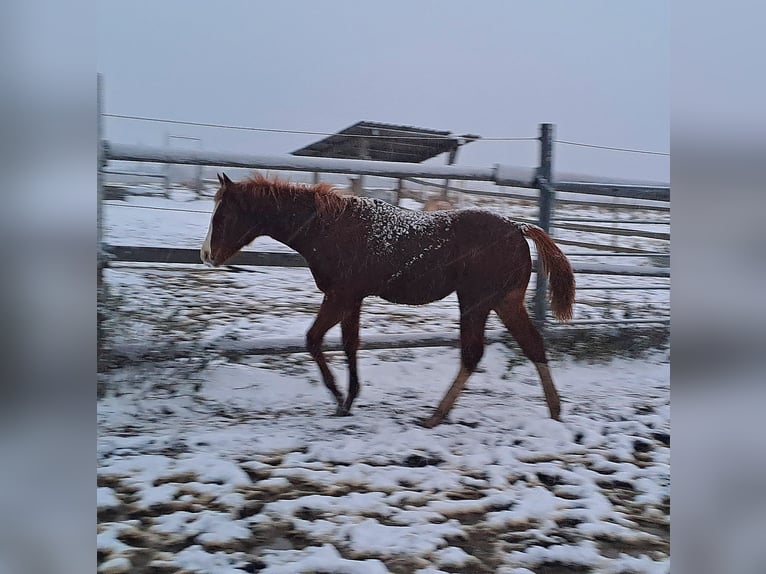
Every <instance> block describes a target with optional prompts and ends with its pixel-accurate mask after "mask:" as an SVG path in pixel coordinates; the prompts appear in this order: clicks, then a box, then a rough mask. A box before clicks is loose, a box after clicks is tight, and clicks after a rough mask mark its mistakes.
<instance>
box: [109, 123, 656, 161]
mask: <svg viewBox="0 0 766 574" xmlns="http://www.w3.org/2000/svg"><path fill="white" fill-rule="evenodd" d="M103 115H104V117H107V118H115V119H122V120H136V121H142V122H156V123H163V124H174V125H182V126H193V127H202V128H219V129H227V130H241V131H251V132H264V133H276V134H297V135H313V136H333V135H336V132H323V131H315V130H286V129H278V128H257V127H251V126H235V125H231V124H217V123H210V122H190V121H185V120H169V119H166V118H151V117H146V116H133V115H128V114H103ZM343 135H344V137H349V138H369V137H370V136H369V135H365V134H343ZM445 137H460V136H454V135H450V136H440V135H428V134H423V135H419V136H384V135H378V136H375V139H397V140H408V139H412V140H428V139H435V140H441V139H445ZM538 140H539V138H538V137H534V136H515V137H510V136H502V137H481V138H479V139H477V140H474V141H485V142H512V141H538ZM554 142H555V143H558V144H562V145H571V146H578V147H587V148H595V149H604V150H610V151H620V152H628V153H637V154H646V155H657V156H670V153H668V152H661V151H650V150H642V149H633V148H626V147H614V146H605V145H596V144H586V143H581V142H573V141H567V140H554Z"/></svg>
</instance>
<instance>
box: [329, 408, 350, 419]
mask: <svg viewBox="0 0 766 574" xmlns="http://www.w3.org/2000/svg"><path fill="white" fill-rule="evenodd" d="M332 416H334V417H350V416H351V412H350V411H349V410H348V409H344V408H343V407H338V408H337V410H336V411H335V412H334V413H333V415H332Z"/></svg>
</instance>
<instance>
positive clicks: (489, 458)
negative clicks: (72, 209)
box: [97, 192, 670, 574]
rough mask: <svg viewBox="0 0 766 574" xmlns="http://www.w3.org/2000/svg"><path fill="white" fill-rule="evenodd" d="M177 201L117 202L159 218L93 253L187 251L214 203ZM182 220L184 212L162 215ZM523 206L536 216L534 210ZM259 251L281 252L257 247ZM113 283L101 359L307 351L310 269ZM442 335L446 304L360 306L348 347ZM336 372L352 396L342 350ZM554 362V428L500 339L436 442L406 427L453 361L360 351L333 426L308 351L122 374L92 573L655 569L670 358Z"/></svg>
mask: <svg viewBox="0 0 766 574" xmlns="http://www.w3.org/2000/svg"><path fill="white" fill-rule="evenodd" d="M177 193H178V196H177V197H175V198H174V199H171V200H168V199H161V198H129V200H128V202H127V204H129V205H141V206H149V207H159V208H162V209H156V210H155V209H143V208H130V207H124V206H123V205H121V204H122V202H110V204H109V205H107V206H106V223H107V228H106V235H107V240H108V241H110V242H112V243H116V244H128V245H168V246H175V247H191V246H196V245H197V244H199V242H200V241H201V239H202V237H203V236H204V234H205V232H206V229H207V223H208V219H209V216H208V215H207V213H209V207H210V206H209V200H206V199H201V200H193V199H191V196H189V195H184V194H183V192H177ZM410 207H416V206H414V205H413V206H410ZM490 207H491V205H490ZM178 208H181V209H188V210H190V211H185V212H184V211H166V210H167V209H178ZM515 209H517V210H518V213H517V217H528V218H533V217H534V208H533V207H528V206H517V208H515ZM525 210H526V211H525ZM196 211H206V212H207V213H195V212H196ZM579 215H582V212H580V213H579ZM594 215H595V212H594ZM601 216H602V217H603V214H601ZM630 216H631V215H630V214H626V215H625V217H626V218H627V217H630ZM562 236H563V232H562ZM619 241H623V242H624V241H634V239H633V238H625V239H620V240H619ZM649 243H651V241H649ZM252 248H253V249H262V250H270V251H271V250H279V249H283V248H282V247H281V246H279V245H278V244H276V243H275V242H272V241H270V240H268V239H259V240H257V241H256V243H255V245H254V246H253V247H252ZM643 248H644V249H653V248H652V247H651V245H648V246H647V245H643ZM570 250H571V248H570ZM565 251H566V249H565ZM578 251H583V250H582V249H578ZM593 260H594V261H598V260H599V259H598V256H597V255H594V258H593ZM620 263H622V261H620ZM626 263H627V262H626ZM631 263H638V264H641V263H644V262H643V261H642V260H641V259H640V258H638V259H637V260H636V261H631ZM645 264H652V263H650V262H649V263H645ZM106 280H107V283H108V285H109V287H110V296H111V297H112V299H111V305H112V311H113V312H112V313H111V314H110V316H109V318H108V319H107V321H106V323H105V328H106V332H107V334H108V337H109V339H110V341H112V342H115V343H126V342H127V343H143V344H148V345H153V346H158V347H162V346H172V345H174V344H176V343H177V342H178V341H193V342H199V343H206V342H211V341H212V340H215V339H217V338H220V337H233V338H240V339H241V338H246V337H250V338H271V337H288V336H293V337H300V336H303V334H304V333H305V331H306V329H307V328H308V326H309V325H310V323H311V321H312V319H313V315H314V313H315V311H316V309H317V308H318V305H319V302H320V300H321V294H320V293H319V292H318V291H317V290H316V288H315V287H314V285H313V282H312V281H311V278H310V274H309V273H308V271H307V270H305V269H279V268H262V269H257V270H254V271H253V272H252V273H227V272H222V271H221V270H208V269H201V268H199V267H194V266H185V267H184V266H175V267H174V266H142V265H133V266H119V267H115V268H112V269H109V270H107V273H106ZM614 280H616V281H619V280H620V279H619V278H616V279H614ZM587 281H593V282H596V281H598V283H600V284H603V282H604V278H600V279H599V278H590V277H585V278H583V279H581V278H579V277H578V286H582V285H583V284H587ZM633 281H635V280H633ZM583 293H584V295H583V296H582V299H581V298H580V297H581V296H580V295H578V300H580V301H582V300H583V299H585V300H586V301H587V298H588V297H589V296H590V295H589V294H588V292H587V291H584V292H583ZM667 296H668V294H667V292H666V291H647V292H629V294H628V295H627V296H626V297H625V299H624V300H618V302H619V303H621V304H624V305H630V309H635V308H636V306H638V307H639V308H640V307H641V305H647V306H652V305H658V306H662V305H667ZM597 308H598V305H595V304H594V305H593V306H591V307H588V306H587V305H584V304H581V306H579V307H578V311H580V312H581V314H582V313H585V312H587V311H589V310H590V311H591V312H593V313H596V311H593V310H594V309H597ZM633 312H635V311H633ZM493 321H495V323H494V324H493V323H491V324H490V325H489V327H490V328H497V327H499V324H498V323H496V319H493ZM456 324H457V305H456V301H455V300H454V298H453V297H449V298H447V299H445V300H444V301H441V302H438V303H435V304H432V305H429V306H426V307H417V308H412V307H403V306H393V305H388V304H386V303H384V302H383V301H380V300H374V299H372V300H370V301H366V302H365V306H364V308H363V315H362V338H363V339H364V337H365V336H369V335H371V334H379V333H407V332H411V331H413V330H417V331H422V332H423V331H440V332H443V331H447V330H450V329H453V330H456ZM329 356H330V364H331V366H332V367H333V368H334V370H335V372H336V374H337V375H338V378H339V380H340V382H341V383H342V386H344V382H345V371H344V360H343V356H342V354H341V353H330V354H329ZM551 359H552V360H551V366H552V369H553V375H554V378H555V380H556V382H557V386H558V388H559V392H560V394H561V396H562V409H563V418H562V422H555V421H552V420H550V419H548V418H546V417H547V410H546V407H545V402H544V399H543V396H542V390H541V388H540V385H539V382H538V379H537V374H536V372H535V369H534V367H533V366H532V365H531V364H530V363H529V362H527V361H526V360H525V359H524V358H523V357H521V356H520V355H519V354H518V352H517V350H516V348H515V347H507V346H506V345H504V344H501V343H497V344H493V345H490V346H488V347H487V351H486V354H485V356H484V359H483V360H482V363H481V369H480V372H478V373H476V374H475V375H474V376H473V377H472V378H471V379H470V380H469V383H468V387H467V389H466V390H465V391H464V393H463V394H462V395H461V397H460V398H459V399H458V402H457V405H456V407H455V409H454V410H453V412H452V414H451V416H450V419H449V420H448V421H447V422H446V423H445V424H442V425H441V426H439V427H437V428H435V429H431V430H427V429H424V428H422V427H420V426H418V424H417V423H418V421H419V420H420V419H422V418H424V417H425V416H427V415H429V414H430V413H431V411H432V409H433V408H434V406H435V405H436V403H437V402H438V400H439V399H440V398H441V396H442V394H443V393H444V391H445V390H446V388H447V387H448V386H449V383H450V382H451V380H452V378H453V376H454V375H455V373H456V372H457V367H458V351H457V350H456V349H450V348H437V349H406V350H401V349H400V350H382V351H364V352H361V353H360V375H361V377H362V390H361V394H360V397H359V398H358V399H357V402H356V403H355V406H354V415H353V416H352V417H345V418H336V417H332V416H330V414H331V412H332V410H333V409H332V404H331V400H330V397H329V393H328V391H327V390H326V389H325V388H324V386H323V385H322V384H321V382H320V379H319V374H318V370H317V369H316V367H315V365H314V364H313V362H312V361H311V360H310V359H309V357H308V356H307V355H306V354H302V353H298V354H294V355H288V356H260V357H244V358H243V357H230V358H228V359H227V358H224V357H221V356H213V355H211V356H200V357H194V358H193V359H178V360H175V361H165V362H161V363H128V364H122V365H120V366H115V367H114V368H112V369H110V370H108V371H106V372H104V373H101V374H100V375H99V383H100V388H101V391H102V397H101V398H100V400H99V402H98V424H99V437H98V491H97V499H98V551H99V565H100V566H99V568H100V570H101V571H103V572H168V573H169V572H189V573H190V572H210V573H217V572H223V573H225V572H255V571H262V572H268V573H277V572H285V573H293V572H317V573H344V572H349V573H355V572H360V573H367V572H372V573H375V572H394V573H400V572H401V573H412V572H420V573H423V574H425V573H436V572H480V573H482V572H487V573H489V572H504V573H511V572H515V573H517V574H520V573H529V572H534V573H538V572H540V573H542V572H547V573H564V572H588V571H591V572H614V573H617V572H669V570H670V565H669V504H670V501H669V496H670V466H669V465H670V448H669V444H670V389H669V364H668V352H667V350H656V351H654V352H650V353H649V354H648V355H645V356H644V357H643V358H640V359H637V358H626V357H617V356H615V357H611V358H607V359H604V358H601V359H598V360H595V359H594V360H592V361H589V362H585V361H581V360H574V359H573V358H571V357H567V356H566V355H564V354H561V353H553V354H552V357H551Z"/></svg>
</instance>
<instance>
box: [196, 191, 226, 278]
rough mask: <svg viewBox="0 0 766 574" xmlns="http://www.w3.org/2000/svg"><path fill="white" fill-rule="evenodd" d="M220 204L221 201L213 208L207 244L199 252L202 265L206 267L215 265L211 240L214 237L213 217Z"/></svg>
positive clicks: (206, 238) (206, 239)
mask: <svg viewBox="0 0 766 574" xmlns="http://www.w3.org/2000/svg"><path fill="white" fill-rule="evenodd" d="M220 204H221V202H220V201H216V202H215V205H214V206H213V213H212V215H211V216H210V226H209V227H208V228H207V236H206V237H205V242H204V243H203V244H202V249H200V251H199V255H200V258H201V259H202V263H204V264H205V265H212V264H213V262H212V261H211V260H210V257H211V256H212V254H211V252H210V238H211V237H212V236H213V217H215V212H216V210H217V209H218V206H219V205H220Z"/></svg>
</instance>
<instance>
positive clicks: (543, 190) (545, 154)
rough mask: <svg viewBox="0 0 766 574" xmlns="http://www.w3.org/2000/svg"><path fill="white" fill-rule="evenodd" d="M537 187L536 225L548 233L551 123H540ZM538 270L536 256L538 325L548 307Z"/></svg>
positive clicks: (551, 191)
mask: <svg viewBox="0 0 766 574" xmlns="http://www.w3.org/2000/svg"><path fill="white" fill-rule="evenodd" d="M537 189H539V190H540V199H539V204H538V205H539V210H540V213H539V217H538V225H539V226H540V227H541V228H542V229H543V230H544V231H545V232H546V233H550V229H551V215H552V213H553V200H554V197H555V192H554V188H553V124H540V167H538V168H537ZM540 271H541V269H540V257H539V256H538V258H537V278H536V287H535V316H534V319H535V322H536V323H537V324H538V326H543V325H544V324H545V313H546V310H547V307H548V305H547V289H548V281H547V279H546V277H545V275H544V274H543V273H541V272H540Z"/></svg>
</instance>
